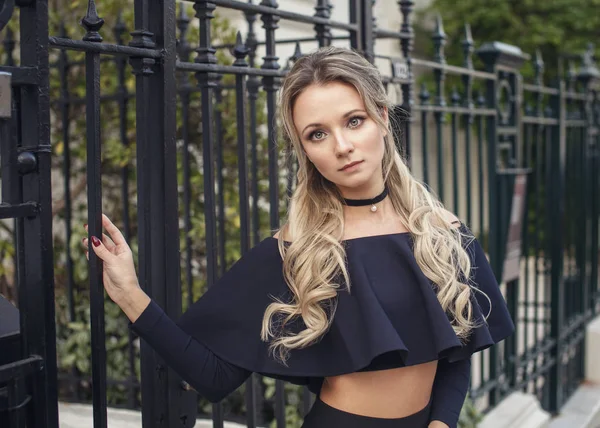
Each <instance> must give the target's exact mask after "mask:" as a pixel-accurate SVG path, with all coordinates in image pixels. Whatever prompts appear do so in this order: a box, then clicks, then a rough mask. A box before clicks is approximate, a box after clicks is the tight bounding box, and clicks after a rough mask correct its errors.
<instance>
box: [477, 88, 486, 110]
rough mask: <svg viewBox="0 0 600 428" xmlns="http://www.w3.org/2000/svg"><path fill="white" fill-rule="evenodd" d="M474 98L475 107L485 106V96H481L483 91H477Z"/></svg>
mask: <svg viewBox="0 0 600 428" xmlns="http://www.w3.org/2000/svg"><path fill="white" fill-rule="evenodd" d="M475 99H476V100H477V101H476V102H477V107H483V106H485V97H484V96H483V92H480V91H477V96H476V97H475Z"/></svg>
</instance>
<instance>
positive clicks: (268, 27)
mask: <svg viewBox="0 0 600 428" xmlns="http://www.w3.org/2000/svg"><path fill="white" fill-rule="evenodd" d="M260 4H261V6H266V7H271V8H277V7H278V4H277V2H276V1H275V0H262V1H261V3H260ZM261 20H262V21H263V28H264V29H265V49H266V55H265V56H264V57H263V60H264V61H263V64H262V66H261V68H262V69H263V70H279V64H278V63H277V60H278V59H279V58H278V57H277V56H276V54H275V30H276V29H277V28H279V26H278V25H277V24H278V22H279V16H277V15H273V14H270V13H264V14H262V15H261ZM262 80H263V87H264V89H265V91H266V93H267V129H268V131H267V132H268V148H269V217H270V222H269V226H270V228H271V230H275V229H277V228H279V167H278V152H277V130H276V123H275V117H276V116H275V114H276V94H277V90H278V89H279V79H278V78H276V77H274V76H265V77H263V79H262ZM284 394H285V391H284V387H283V382H282V381H280V380H276V381H275V418H276V420H277V427H278V428H281V427H284V426H285V395H284Z"/></svg>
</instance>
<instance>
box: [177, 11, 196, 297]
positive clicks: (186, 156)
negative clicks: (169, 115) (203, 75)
mask: <svg viewBox="0 0 600 428" xmlns="http://www.w3.org/2000/svg"><path fill="white" fill-rule="evenodd" d="M185 9H186V3H179V16H178V17H177V28H178V29H179V52H178V54H179V58H181V60H182V61H185V62H188V61H189V60H190V49H191V48H190V45H189V43H188V41H187V34H188V27H189V23H190V19H189V17H188V16H187V13H186V10H185ZM179 88H180V91H179V97H180V100H181V139H182V140H183V148H182V160H181V162H182V169H183V229H184V247H185V259H184V260H185V261H184V265H185V285H186V290H187V306H188V307H190V306H191V305H192V302H193V300H194V296H193V294H194V293H193V281H194V278H193V276H192V238H191V236H190V232H191V230H192V220H191V185H192V184H191V170H190V131H189V128H190V96H191V92H190V91H191V89H192V87H191V85H190V79H189V77H188V73H187V72H183V73H181V83H180V86H179Z"/></svg>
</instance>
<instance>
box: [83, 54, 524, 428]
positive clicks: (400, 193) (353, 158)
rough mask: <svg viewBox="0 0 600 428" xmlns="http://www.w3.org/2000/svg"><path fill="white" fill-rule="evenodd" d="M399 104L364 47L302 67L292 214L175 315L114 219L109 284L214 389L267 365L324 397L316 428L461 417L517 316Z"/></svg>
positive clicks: (135, 321)
mask: <svg viewBox="0 0 600 428" xmlns="http://www.w3.org/2000/svg"><path fill="white" fill-rule="evenodd" d="M389 108H390V104H389V101H388V99H387V97H386V93H385V90H384V87H383V85H382V82H381V76H380V74H379V72H378V71H377V69H376V68H375V67H374V66H373V65H371V64H370V63H369V62H368V61H366V60H365V59H363V58H362V57H361V56H360V55H359V54H357V53H354V52H352V51H350V50H347V49H341V48H334V47H329V48H323V49H320V50H318V51H316V52H314V53H312V54H310V55H307V56H304V57H302V58H301V59H299V60H298V61H297V62H296V64H295V65H294V67H293V68H292V69H291V70H290V72H289V74H288V75H287V77H286V78H285V80H284V82H283V85H282V88H281V99H280V113H281V118H280V119H281V123H282V127H283V133H284V135H285V137H286V139H287V141H288V143H289V144H290V149H291V152H292V153H293V155H294V156H295V157H296V158H297V160H298V164H299V170H298V177H297V179H298V180H297V183H298V184H297V187H296V189H295V191H294V193H293V195H292V198H291V201H290V208H289V213H288V218H287V221H286V223H285V224H284V225H283V226H282V227H281V229H280V230H279V231H278V232H277V233H276V234H275V236H273V237H268V238H266V239H264V240H263V241H262V242H261V243H260V244H259V245H257V246H256V247H255V248H253V249H252V250H251V251H250V252H249V253H248V254H247V255H245V256H244V257H242V259H240V260H239V261H238V262H237V263H236V264H235V265H234V266H233V267H232V268H231V269H230V270H229V271H228V272H227V273H226V274H225V275H224V276H223V277H222V278H221V279H220V281H219V282H218V283H217V284H216V285H214V286H213V287H211V288H210V289H209V290H208V291H207V292H206V293H205V294H204V295H203V296H202V298H200V299H199V300H198V301H197V302H196V303H195V304H194V305H193V306H191V307H190V308H189V309H188V310H187V312H186V313H185V314H184V315H183V316H182V317H181V319H179V320H178V321H177V322H174V321H172V320H171V319H169V317H168V316H167V315H165V313H164V312H163V311H162V309H161V308H160V307H159V306H158V305H157V304H156V303H155V302H153V301H152V300H151V299H150V298H149V297H148V296H147V295H146V294H145V293H144V291H143V290H142V289H141V288H140V287H139V285H138V281H137V277H136V274H135V269H134V264H133V259H132V256H131V251H130V249H129V247H128V246H127V243H126V242H125V240H124V239H123V236H122V235H121V233H120V232H119V230H118V229H117V228H116V227H115V226H114V225H113V224H112V223H111V222H110V220H109V219H108V218H106V217H104V220H103V224H104V227H105V229H106V230H107V232H108V233H109V235H110V237H111V238H112V239H110V238H108V237H105V238H104V240H103V242H101V241H100V239H98V238H97V237H91V239H92V244H93V245H92V248H93V249H94V252H95V253H96V255H97V256H98V257H99V258H100V259H102V260H103V262H104V286H105V288H106V291H107V292H108V294H109V295H110V297H111V298H112V299H113V300H114V301H115V302H116V303H117V304H118V305H119V306H120V307H121V308H122V309H123V311H124V312H125V313H126V314H127V316H128V317H129V319H130V320H131V321H132V328H133V329H134V330H135V331H136V332H137V333H138V334H139V335H140V336H141V337H142V338H143V339H144V340H146V341H147V342H148V343H149V344H150V345H151V346H152V347H153V348H154V349H155V350H156V352H158V353H159V354H160V355H161V356H162V357H163V358H164V359H165V361H167V363H168V364H169V365H171V366H172V368H173V369H174V370H176V371H177V372H178V373H179V374H180V375H181V376H182V377H183V378H184V379H185V380H187V381H188V382H189V383H190V384H191V385H192V386H193V387H194V388H195V389H196V390H197V391H198V392H199V393H200V394H201V395H203V396H205V397H206V398H208V399H209V400H211V401H213V402H218V401H219V400H221V399H223V398H224V397H225V396H227V395H228V394H229V393H230V392H232V391H233V390H235V389H236V388H237V387H238V386H240V385H241V384H242V383H243V382H244V380H246V379H247V378H248V376H249V375H250V374H251V373H252V372H257V373H260V374H262V375H265V376H270V377H273V378H277V379H283V380H286V381H289V382H292V383H295V384H300V385H308V386H309V388H310V389H311V391H313V392H314V393H315V394H316V395H317V399H316V401H315V404H314V405H313V407H312V409H311V411H310V412H309V414H308V415H307V416H306V418H305V420H304V424H303V427H305V428H314V427H343V428H357V427H361V428H362V427H373V428H384V427H386V428H387V427H389V428H392V427H393V428H408V427H410V428H420V427H431V428H434V427H456V425H457V421H458V417H459V413H460V410H461V407H462V404H463V401H464V399H465V396H466V394H467V388H468V384H469V379H470V357H471V355H472V354H473V353H474V352H477V351H480V350H482V349H485V348H487V347H490V346H492V345H493V344H495V343H497V342H499V341H501V340H502V339H504V338H506V337H507V336H509V335H510V334H511V333H512V332H513V329H514V326H513V322H512V320H511V318H510V315H509V313H508V311H507V308H506V305H505V302H504V299H503V297H502V295H501V293H500V291H499V288H498V284H497V282H496V280H495V278H494V275H493V273H492V271H491V269H490V266H489V264H488V262H487V260H486V257H485V255H484V253H483V251H482V249H481V247H480V245H479V244H478V242H477V241H476V240H475V239H474V238H473V236H472V235H471V233H470V232H469V230H468V229H467V227H466V226H465V225H463V224H462V223H460V221H459V220H458V219H456V218H455V217H454V216H453V215H452V214H450V213H449V212H447V211H445V210H444V208H443V207H442V205H441V204H440V202H438V201H437V200H436V199H435V198H434V196H432V195H431V194H430V193H429V192H428V191H427V189H426V188H425V187H424V186H423V185H422V184H421V183H419V182H418V181H417V180H416V179H415V178H414V177H413V176H412V175H411V173H410V171H409V169H408V168H407V166H406V164H405V163H404V162H403V160H402V159H401V157H400V155H399V154H398V152H397V151H396V148H395V143H394V141H393V137H392V133H391V127H390V123H389V116H388V111H389ZM84 245H86V246H87V239H86V240H84ZM173 286H177V285H176V284H173Z"/></svg>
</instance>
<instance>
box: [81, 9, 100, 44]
mask: <svg viewBox="0 0 600 428" xmlns="http://www.w3.org/2000/svg"><path fill="white" fill-rule="evenodd" d="M81 25H83V28H85V30H86V31H87V33H86V34H85V36H83V40H84V41H86V42H101V41H102V36H100V33H99V31H100V29H101V28H102V26H103V25H104V19H102V18H100V17H99V16H98V12H97V11H96V2H95V1H94V0H88V7H87V13H86V14H85V16H84V17H83V18H82V20H81Z"/></svg>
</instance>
